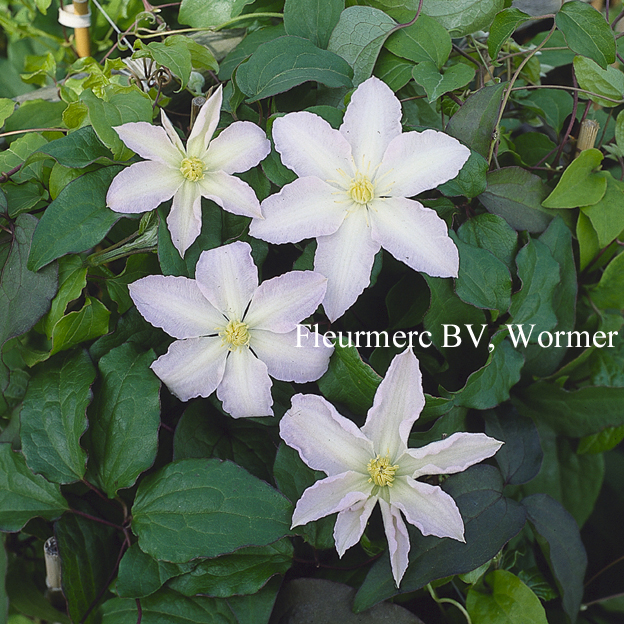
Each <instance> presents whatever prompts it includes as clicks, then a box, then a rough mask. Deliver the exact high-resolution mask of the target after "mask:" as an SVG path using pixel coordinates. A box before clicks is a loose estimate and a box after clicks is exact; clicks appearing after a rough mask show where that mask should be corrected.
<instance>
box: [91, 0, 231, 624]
mask: <svg viewBox="0 0 624 624" xmlns="http://www.w3.org/2000/svg"><path fill="white" fill-rule="evenodd" d="M204 6H205V5H204ZM101 611H102V618H103V619H102V624H136V622H137V620H138V610H137V602H136V600H135V599H134V598H113V599H112V600H108V601H106V602H105V603H104V604H103V605H102V608H101ZM141 613H142V622H143V623H144V624H189V623H190V622H193V624H238V620H237V619H236V617H235V616H234V614H233V613H232V611H231V609H230V607H229V606H228V603H227V601H226V600H220V599H218V598H207V597H205V596H194V597H193V598H187V597H186V596H182V594H178V593H177V592H174V591H173V590H171V589H168V588H166V587H165V588H163V589H162V590H160V591H159V592H156V593H155V594H152V595H151V596H148V597H147V598H142V599H141Z"/></svg>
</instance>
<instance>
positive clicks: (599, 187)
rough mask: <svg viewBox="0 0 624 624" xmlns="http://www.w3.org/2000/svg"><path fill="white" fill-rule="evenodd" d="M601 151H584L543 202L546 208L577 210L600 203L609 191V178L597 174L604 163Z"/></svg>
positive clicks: (592, 149)
mask: <svg viewBox="0 0 624 624" xmlns="http://www.w3.org/2000/svg"><path fill="white" fill-rule="evenodd" d="M602 159H603V155H602V152H601V151H600V150H597V149H596V148H591V149H587V150H584V151H582V152H581V153H580V154H579V155H578V157H577V158H575V159H574V160H573V161H572V162H571V163H570V164H569V165H568V167H567V168H566V170H565V171H564V172H563V175H562V176H561V179H560V180H559V182H558V183H557V186H555V188H554V190H553V192H552V193H551V194H550V195H549V196H548V197H547V198H546V199H545V200H544V201H543V202H542V206H544V207H545V208H576V207H578V206H592V205H593V204H596V203H598V202H599V201H600V200H601V199H602V198H603V196H604V194H605V191H606V190H607V177H606V175H605V174H604V173H602V172H595V171H596V170H597V169H598V168H599V167H600V163H601V162H602Z"/></svg>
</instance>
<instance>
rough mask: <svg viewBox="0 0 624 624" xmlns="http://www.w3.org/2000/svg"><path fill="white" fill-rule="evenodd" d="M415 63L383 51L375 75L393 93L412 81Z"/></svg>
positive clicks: (376, 65) (376, 64)
mask: <svg viewBox="0 0 624 624" xmlns="http://www.w3.org/2000/svg"><path fill="white" fill-rule="evenodd" d="M413 67H414V63H411V62H409V61H405V60H404V59H402V58H399V57H398V56H395V55H394V54H392V53H391V52H388V50H383V49H382V50H381V52H380V53H379V57H378V59H377V63H375V70H374V71H373V74H374V75H375V76H377V78H379V79H381V80H383V81H384V82H385V83H386V84H387V85H388V86H389V87H390V88H391V89H392V90H393V91H395V92H396V91H398V90H399V89H402V88H403V87H404V86H405V85H406V84H407V83H408V82H409V81H410V80H411V79H412V69H413Z"/></svg>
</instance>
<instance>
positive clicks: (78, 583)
mask: <svg viewBox="0 0 624 624" xmlns="http://www.w3.org/2000/svg"><path fill="white" fill-rule="evenodd" d="M55 534H56V539H57V543H58V549H59V555H60V557H61V565H62V569H63V575H62V582H63V595H64V596H65V598H66V599H67V606H68V611H69V615H70V616H71V618H72V621H73V622H84V623H85V624H94V623H95V622H98V621H99V617H98V614H97V612H96V611H95V610H92V611H91V612H90V613H89V615H88V617H86V618H85V616H86V615H87V611H88V609H89V607H90V606H91V603H92V602H94V601H95V600H96V599H97V597H98V596H99V595H100V592H101V591H102V590H103V589H104V588H105V587H107V585H108V583H109V576H110V574H111V573H112V572H113V571H114V569H115V563H116V559H117V552H118V550H119V548H120V547H121V544H120V543H119V540H118V539H117V536H116V532H115V529H113V528H111V527H107V526H104V525H102V524H100V523H95V522H93V521H92V520H87V519H86V518H81V517H80V516H76V515H74V514H65V515H64V516H63V517H62V518H61V519H60V520H59V521H58V522H57V523H56V525H55Z"/></svg>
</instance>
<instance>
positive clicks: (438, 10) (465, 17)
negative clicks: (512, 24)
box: [423, 0, 504, 38]
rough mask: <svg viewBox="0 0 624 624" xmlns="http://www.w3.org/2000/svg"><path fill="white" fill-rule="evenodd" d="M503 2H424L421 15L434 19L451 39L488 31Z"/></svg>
mask: <svg viewBox="0 0 624 624" xmlns="http://www.w3.org/2000/svg"><path fill="white" fill-rule="evenodd" d="M503 6H504V0H456V1H455V2H448V0H425V2H424V3H423V13H424V14H425V15H429V16H430V17H435V19H436V20H437V21H438V22H440V24H442V26H444V28H446V30H448V31H449V34H450V35H451V37H453V38H457V37H463V36H464V35H468V34H470V33H473V32H475V31H477V30H489V26H490V24H491V23H492V19H493V18H494V16H495V15H496V14H497V13H498V12H499V11H502V9H503Z"/></svg>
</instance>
